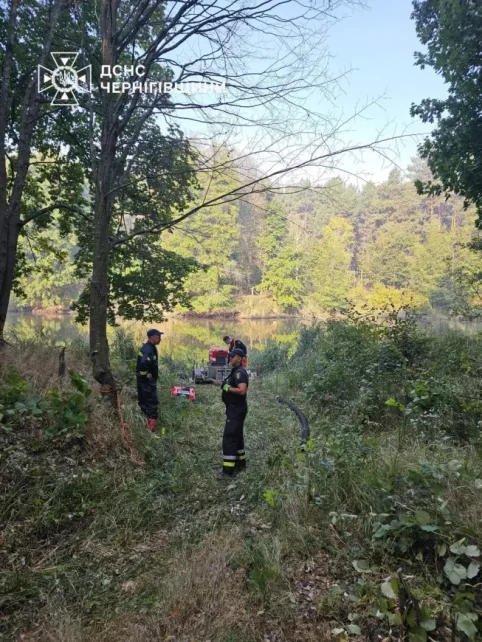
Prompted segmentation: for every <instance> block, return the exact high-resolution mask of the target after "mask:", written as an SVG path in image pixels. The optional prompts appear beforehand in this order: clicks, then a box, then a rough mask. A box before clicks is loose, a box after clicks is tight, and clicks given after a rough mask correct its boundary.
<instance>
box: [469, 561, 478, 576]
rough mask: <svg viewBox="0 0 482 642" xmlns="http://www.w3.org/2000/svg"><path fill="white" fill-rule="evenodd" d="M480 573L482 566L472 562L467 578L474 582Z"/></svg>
mask: <svg viewBox="0 0 482 642" xmlns="http://www.w3.org/2000/svg"><path fill="white" fill-rule="evenodd" d="M479 571H480V564H477V563H476V562H470V564H469V566H468V568H467V577H468V579H469V580H472V579H473V578H474V577H475V576H476V575H478V573H479Z"/></svg>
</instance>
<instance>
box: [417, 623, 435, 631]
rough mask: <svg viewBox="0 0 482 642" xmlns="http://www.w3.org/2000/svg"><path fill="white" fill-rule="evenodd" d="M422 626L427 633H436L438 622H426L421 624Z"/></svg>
mask: <svg viewBox="0 0 482 642" xmlns="http://www.w3.org/2000/svg"><path fill="white" fill-rule="evenodd" d="M420 626H421V627H422V628H423V629H425V630H426V631H435V629H436V628H437V622H436V621H435V620H424V621H423V622H420Z"/></svg>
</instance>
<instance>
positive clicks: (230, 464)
mask: <svg viewBox="0 0 482 642" xmlns="http://www.w3.org/2000/svg"><path fill="white" fill-rule="evenodd" d="M244 357H245V353H244V351H243V350H241V348H235V349H234V350H233V351H232V352H230V353H229V365H230V366H232V370H231V372H230V373H229V375H228V376H227V377H226V379H224V381H223V382H222V383H221V390H222V397H221V398H222V400H223V402H224V404H225V405H226V423H225V426H224V434H223V470H222V473H221V477H222V478H225V479H228V478H230V477H232V476H233V475H234V474H236V473H237V472H241V471H242V470H244V469H245V468H246V453H245V450H244V420H245V419H246V415H247V414H248V402H247V394H248V385H249V377H248V373H247V372H246V370H245V369H244V368H243V366H242V365H241V364H242V361H243V358H244Z"/></svg>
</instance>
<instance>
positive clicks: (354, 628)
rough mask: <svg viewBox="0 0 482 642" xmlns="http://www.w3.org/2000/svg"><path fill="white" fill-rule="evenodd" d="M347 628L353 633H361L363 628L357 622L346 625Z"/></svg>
mask: <svg viewBox="0 0 482 642" xmlns="http://www.w3.org/2000/svg"><path fill="white" fill-rule="evenodd" d="M346 630H347V631H348V633H351V634H352V635H361V629H360V627H359V626H357V625H356V624H348V626H347V627H346Z"/></svg>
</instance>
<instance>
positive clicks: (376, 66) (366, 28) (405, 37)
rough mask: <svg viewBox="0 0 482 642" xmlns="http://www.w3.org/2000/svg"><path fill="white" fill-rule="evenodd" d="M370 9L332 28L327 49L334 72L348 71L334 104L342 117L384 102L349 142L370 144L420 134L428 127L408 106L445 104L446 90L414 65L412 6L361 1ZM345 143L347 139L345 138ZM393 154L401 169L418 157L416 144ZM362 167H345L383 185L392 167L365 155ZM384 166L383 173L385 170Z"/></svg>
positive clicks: (402, 0)
mask: <svg viewBox="0 0 482 642" xmlns="http://www.w3.org/2000/svg"><path fill="white" fill-rule="evenodd" d="M366 2H367V4H368V5H369V8H367V9H357V10H354V11H352V12H351V15H350V16H349V17H346V18H345V19H343V20H342V21H340V22H339V23H338V24H336V25H335V26H334V27H333V29H332V30H331V32H330V36H329V39H328V47H329V50H330V53H331V54H332V55H333V56H334V60H333V63H332V66H333V68H334V69H340V70H346V69H350V68H352V69H353V71H352V72H351V73H350V74H349V76H348V78H347V79H346V81H345V82H344V83H343V90H344V93H343V94H341V95H340V96H339V97H338V99H337V103H339V104H340V105H341V106H342V107H343V110H344V111H346V113H349V112H350V109H351V110H353V107H354V106H355V105H356V104H357V102H358V103H364V102H366V101H369V100H371V99H373V98H377V97H378V96H384V98H383V99H381V100H380V101H379V106H374V107H372V108H370V109H369V111H368V112H367V115H369V117H370V119H369V120H367V119H358V120H357V121H356V123H355V124H354V125H353V127H352V130H353V132H352V134H351V135H350V140H356V141H369V140H371V139H373V138H374V137H375V136H376V134H377V132H378V131H380V130H384V131H386V132H387V134H388V135H390V134H392V133H393V132H394V131H396V133H397V134H400V133H402V132H404V131H408V132H410V133H425V132H428V131H429V129H430V128H429V126H427V125H424V124H423V123H422V122H421V121H420V120H419V119H416V120H412V119H411V118H410V113H409V111H410V106H411V104H412V103H419V102H420V101H421V100H422V99H423V98H444V97H445V96H446V94H447V91H446V86H445V85H444V83H443V81H442V79H441V78H440V76H438V75H437V74H435V72H434V71H433V70H432V69H431V68H428V67H426V68H425V69H424V70H421V69H420V68H419V67H416V66H415V65H414V52H415V51H423V49H424V48H423V46H422V44H421V43H420V41H419V40H418V38H417V35H416V31H415V23H414V21H413V20H411V19H410V14H411V12H412V2H411V0H366ZM347 138H348V137H347ZM398 147H399V149H398V152H397V150H394V152H393V154H392V157H393V159H394V160H395V161H396V162H397V163H398V164H399V165H400V166H401V167H402V168H403V169H405V168H406V166H407V165H408V163H409V162H410V158H411V157H413V156H414V155H415V154H416V152H417V142H416V141H413V140H408V141H406V142H404V143H403V145H399V146H398ZM363 160H364V162H363V164H361V163H360V164H356V163H351V164H350V163H349V164H348V166H349V167H350V169H352V170H353V171H354V172H356V173H359V172H360V171H362V172H364V173H367V174H369V175H371V177H372V179H373V180H376V181H377V182H378V181H380V180H383V179H384V178H385V177H386V176H387V175H388V173H389V171H390V169H391V168H392V167H393V166H390V167H389V166H388V164H387V163H386V162H385V163H384V162H383V161H382V159H379V158H377V157H376V156H375V155H373V154H365V155H364V159H363ZM384 165H385V167H384Z"/></svg>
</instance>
